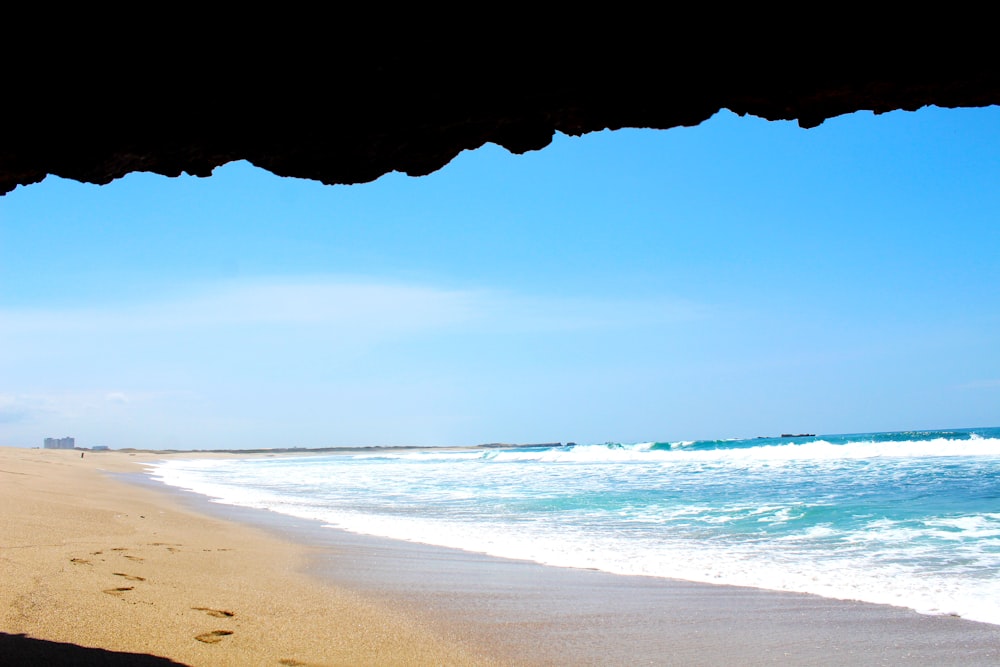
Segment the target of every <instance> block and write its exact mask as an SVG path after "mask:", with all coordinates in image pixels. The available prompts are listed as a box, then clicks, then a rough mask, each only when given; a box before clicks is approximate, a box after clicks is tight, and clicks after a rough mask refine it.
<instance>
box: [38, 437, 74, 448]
mask: <svg viewBox="0 0 1000 667" xmlns="http://www.w3.org/2000/svg"><path fill="white" fill-rule="evenodd" d="M75 448H76V438H70V437H66V438H45V449H75Z"/></svg>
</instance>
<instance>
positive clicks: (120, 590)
mask: <svg viewBox="0 0 1000 667" xmlns="http://www.w3.org/2000/svg"><path fill="white" fill-rule="evenodd" d="M134 588H135V586H119V587H118V588H105V589H104V592H105V593H107V594H108V595H117V596H119V597H120V596H121V594H122V593H125V592H126V591H131V590H133V589H134Z"/></svg>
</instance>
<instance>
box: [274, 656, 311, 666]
mask: <svg viewBox="0 0 1000 667" xmlns="http://www.w3.org/2000/svg"><path fill="white" fill-rule="evenodd" d="M278 664H279V665H285V667H306V665H308V664H309V663H307V662H299V661H298V660H293V659H292V658H284V659H282V660H279V661H278Z"/></svg>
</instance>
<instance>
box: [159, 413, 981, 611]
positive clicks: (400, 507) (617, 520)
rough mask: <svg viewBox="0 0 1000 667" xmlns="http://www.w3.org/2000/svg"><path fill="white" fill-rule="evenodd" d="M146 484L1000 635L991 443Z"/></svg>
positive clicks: (445, 457) (874, 436) (662, 450)
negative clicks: (837, 602)
mask: <svg viewBox="0 0 1000 667" xmlns="http://www.w3.org/2000/svg"><path fill="white" fill-rule="evenodd" d="M152 474H153V475H154V476H155V477H157V478H159V479H161V480H162V481H164V482H165V483H167V484H171V485H174V486H178V487H181V488H185V489H189V490H192V491H194V492H197V493H202V494H205V495H207V496H210V497H212V498H214V499H216V500H217V501H219V502H224V503H230V504H236V505H245V506H251V507H258V508H264V509H269V510H272V511H275V512H279V513H285V514H289V515H293V516H299V517H305V518H311V519H316V520H318V521H322V522H323V523H324V524H326V525H330V526H333V527H337V528H341V529H345V530H351V531H355V532H360V533H368V534H374V535H382V536H385V537H392V538H397V539H404V540H412V541H418V542H425V543H429V544H439V545H442V546H449V547H455V548H459V549H466V550H470V551H477V552H483V553H488V554H493V555H497V556H504V557H509V558H521V559H528V560H533V561H537V562H541V563H547V564H551V565H556V566H563V567H587V568H596V569H600V570H605V571H608V572H613V573H618V574H629V575H646V576H654V577H670V578H680V579H688V580H692V581H702V582H710V583H720V584H735V585H744V586H754V587H759V588H767V589H775V590H789V591H799V592H804V593H814V594H818V595H824V596H827V597H833V598H840V599H856V600H865V601H869V602H878V603H887V604H894V605H899V606H905V607H910V608H913V609H916V610H917V611H921V612H924V613H938V614H956V615H959V616H963V617H966V618H971V619H975V620H980V621H986V622H990V623H996V624H1000V428H982V429H960V430H950V431H920V432H894V433H867V434H857V435H840V436H820V437H799V438H766V439H753V440H715V441H697V442H662V443H628V444H626V443H604V444H596V445H574V446H568V447H524V448H501V449H472V450H462V451H457V450H452V449H441V450H434V449H429V450H419V451H413V450H358V451H356V452H352V453H347V454H337V455H309V456H300V457H274V458H253V459H235V460H198V461H179V460H178V461H168V462H163V463H159V464H157V465H156V466H155V467H154V468H153V470H152Z"/></svg>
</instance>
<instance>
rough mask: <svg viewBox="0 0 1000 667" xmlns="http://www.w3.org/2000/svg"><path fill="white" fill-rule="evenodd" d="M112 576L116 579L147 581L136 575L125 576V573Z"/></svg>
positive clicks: (114, 573) (116, 573)
mask: <svg viewBox="0 0 1000 667" xmlns="http://www.w3.org/2000/svg"><path fill="white" fill-rule="evenodd" d="M111 574H113V575H115V576H116V577H125V578H126V579H128V580H129V581H146V577H140V576H138V575H135V574H125V573H124V572H112V573H111Z"/></svg>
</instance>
